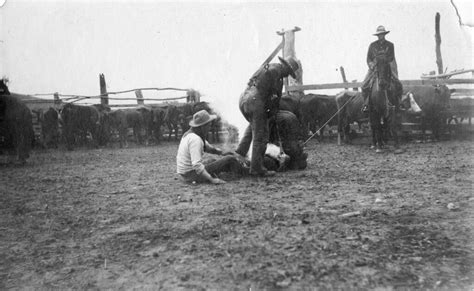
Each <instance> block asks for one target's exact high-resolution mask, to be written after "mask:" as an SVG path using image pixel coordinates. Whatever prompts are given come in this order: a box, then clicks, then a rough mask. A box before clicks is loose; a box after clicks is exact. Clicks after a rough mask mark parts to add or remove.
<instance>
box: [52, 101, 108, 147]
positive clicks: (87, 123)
mask: <svg viewBox="0 0 474 291" xmlns="http://www.w3.org/2000/svg"><path fill="white" fill-rule="evenodd" d="M60 118H61V120H62V122H63V133H64V138H65V141H66V148H67V149H68V150H73V149H74V145H75V144H76V142H77V141H78V140H80V141H81V142H83V143H85V142H86V140H87V135H88V134H90V135H91V137H92V145H93V146H94V147H97V146H98V133H99V126H100V113H99V110H98V109H97V108H96V107H94V106H86V105H76V104H72V103H67V104H66V105H64V107H63V108H62V110H61V112H60Z"/></svg>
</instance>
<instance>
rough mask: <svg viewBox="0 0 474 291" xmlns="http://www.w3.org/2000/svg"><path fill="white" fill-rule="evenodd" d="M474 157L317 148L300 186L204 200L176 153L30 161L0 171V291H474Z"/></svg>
mask: <svg viewBox="0 0 474 291" xmlns="http://www.w3.org/2000/svg"><path fill="white" fill-rule="evenodd" d="M473 145H474V144H473V142H472V140H471V139H462V140H459V139H458V140H451V141H441V142H436V143H415V142H411V143H406V144H403V146H404V147H405V148H406V149H407V151H406V153H404V154H401V155H394V154H393V151H388V152H386V153H384V154H375V153H374V152H373V151H372V150H370V149H369V148H368V147H367V146H366V145H365V144H362V143H359V144H356V145H344V146H337V145H336V144H335V142H334V140H331V141H326V142H322V143H318V142H317V141H315V140H312V141H311V142H310V143H309V144H308V148H307V151H308V153H309V163H308V168H307V169H306V170H304V171H294V172H286V173H278V174H277V176H275V177H271V178H259V179H256V178H249V177H247V178H243V179H235V178H230V177H224V179H226V178H227V180H228V181H229V182H228V183H227V184H225V185H198V186H196V185H189V184H183V183H182V182H180V181H179V180H177V177H176V174H174V173H175V155H176V150H177V143H163V144H162V145H160V146H153V147H135V148H129V149H112V148H106V149H98V150H92V149H82V150H76V151H73V152H67V151H62V150H48V151H35V152H33V154H32V157H31V158H30V159H29V161H28V164H27V165H26V166H24V167H19V166H0V173H1V175H0V230H1V231H0V289H125V290H128V289H144V288H145V289H159V288H163V289H167V290H171V289H172V290H176V289H178V290H179V289H193V290H204V289H227V290H228V289H231V290H232V289H235V290H243V289H246V290H248V289H249V288H251V289H252V290H256V289H279V288H282V289H303V288H315V289H322V290H327V289H337V290H348V289H378V290H391V289H404V290H406V289H409V290H411V289H440V290H472V288H473V287H474V272H473V268H474V267H473V266H474V239H473V230H474V211H473V209H474V208H473V206H474V198H473V191H472V185H473V181H474V161H473V159H472V153H473V149H474V146H473ZM229 178H230V179H229ZM448 206H449V207H448ZM450 208H451V209H450Z"/></svg>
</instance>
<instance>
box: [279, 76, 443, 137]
mask: <svg viewBox="0 0 474 291" xmlns="http://www.w3.org/2000/svg"><path fill="white" fill-rule="evenodd" d="M450 99H451V90H450V89H448V87H447V86H445V85H438V86H432V85H418V86H405V87H404V92H403V95H402V100H401V101H402V102H401V104H402V106H403V108H404V109H405V110H404V111H403V113H402V116H401V121H402V122H404V123H412V124H415V123H419V124H420V127H421V128H420V129H421V132H422V134H423V135H424V133H425V131H426V130H427V129H430V130H431V131H432V134H433V135H434V136H435V138H439V136H440V134H441V133H442V131H443V125H444V124H446V121H447V119H448V118H449V117H450V116H449V110H448V109H449V107H450ZM362 107H363V97H362V94H361V93H360V92H359V91H349V90H345V91H342V92H340V93H339V94H337V95H335V96H334V95H320V94H292V95H291V96H289V95H286V96H283V97H282V99H281V102H280V109H282V110H288V111H291V112H293V113H295V115H296V116H297V117H298V119H299V120H300V122H301V125H302V126H303V129H304V131H305V132H309V131H312V132H316V130H319V136H320V137H322V136H323V132H324V125H325V124H326V123H327V121H329V122H328V123H327V125H329V126H337V128H338V133H339V134H340V135H341V137H342V138H343V139H344V141H345V142H350V141H351V137H352V134H351V132H350V125H351V124H352V123H357V124H358V125H359V128H360V126H361V125H362V124H363V123H368V121H369V118H368V114H367V113H364V112H362V110H361V108H362ZM331 118H332V119H331Z"/></svg>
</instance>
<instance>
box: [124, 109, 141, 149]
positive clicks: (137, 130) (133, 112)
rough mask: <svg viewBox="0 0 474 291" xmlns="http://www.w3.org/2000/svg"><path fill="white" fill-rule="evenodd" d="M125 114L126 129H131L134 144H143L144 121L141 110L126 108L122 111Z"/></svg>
mask: <svg viewBox="0 0 474 291" xmlns="http://www.w3.org/2000/svg"><path fill="white" fill-rule="evenodd" d="M122 110H123V112H124V113H125V119H126V122H127V123H126V124H127V128H132V129H133V136H134V139H135V143H136V144H143V134H142V129H145V127H146V121H145V118H144V116H143V113H142V112H143V110H144V109H142V108H127V109H122Z"/></svg>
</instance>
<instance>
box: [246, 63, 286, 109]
mask: <svg viewBox="0 0 474 291" xmlns="http://www.w3.org/2000/svg"><path fill="white" fill-rule="evenodd" d="M281 70H283V67H282V65H281V64H278V63H273V64H269V65H267V66H265V67H263V68H262V69H260V70H258V71H257V72H255V74H253V76H252V77H251V78H250V81H249V84H248V85H249V87H251V86H255V87H256V88H257V91H258V93H259V95H260V96H262V97H263V98H265V104H266V106H265V108H266V109H272V111H273V110H274V109H275V105H278V104H279V103H280V98H281V92H282V90H283V78H281V77H280V76H281ZM276 110H278V106H276Z"/></svg>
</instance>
